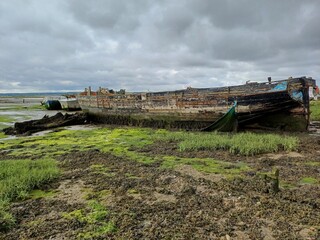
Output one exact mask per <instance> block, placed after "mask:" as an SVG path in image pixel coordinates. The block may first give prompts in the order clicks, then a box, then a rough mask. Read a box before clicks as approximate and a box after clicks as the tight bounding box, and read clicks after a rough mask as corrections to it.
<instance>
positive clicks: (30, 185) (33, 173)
mask: <svg viewBox="0 0 320 240" xmlns="http://www.w3.org/2000/svg"><path fill="white" fill-rule="evenodd" d="M58 174H59V170H58V168H57V164H56V162H55V161H54V160H52V159H42V160H37V161H33V160H3V161H0V189H1V191H0V223H2V224H0V225H3V226H4V227H5V228H9V227H11V226H12V224H13V222H14V219H13V217H12V215H11V214H10V213H9V207H8V206H9V203H10V202H11V201H13V200H16V199H25V198H27V197H28V195H29V192H30V191H31V190H32V189H34V188H37V187H39V186H40V185H42V184H44V183H46V182H49V181H51V180H52V179H54V178H56V177H57V176H58Z"/></svg>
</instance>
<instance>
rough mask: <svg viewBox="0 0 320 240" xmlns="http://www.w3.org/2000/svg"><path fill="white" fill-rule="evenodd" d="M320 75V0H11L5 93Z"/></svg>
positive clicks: (7, 1)
mask: <svg viewBox="0 0 320 240" xmlns="http://www.w3.org/2000/svg"><path fill="white" fill-rule="evenodd" d="M268 76H271V77H272V78H273V79H274V80H276V79H278V80H279V79H284V78H287V77H289V76H293V77H295V76H311V77H313V78H315V79H317V78H319V77H320V1H318V0H314V1H312V0H310V1H308V0H304V1H302V0H281V1H280V0H265V1H257V0H221V1H217V0H161V1H160V0H159V1H154V0H95V1H88V0H54V1H43V0H1V1H0V93H1V92H38V91H59V90H83V89H84V88H85V87H87V86H92V88H93V89H96V88H97V87H98V86H102V87H108V88H113V89H120V88H124V89H126V90H128V91H153V90H174V89H182V88H186V87H188V86H192V87H214V86H223V85H237V84H242V83H244V82H245V81H247V80H252V81H265V80H267V77H268Z"/></svg>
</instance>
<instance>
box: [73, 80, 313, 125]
mask: <svg viewBox="0 0 320 240" xmlns="http://www.w3.org/2000/svg"><path fill="white" fill-rule="evenodd" d="M309 88H315V80H313V79H312V78H306V77H300V78H289V79H286V80H281V81H271V80H269V81H268V82H264V83H247V84H244V85H239V86H230V87H218V88H187V89H184V90H176V91H163V92H140V93H126V92H125V91H124V90H120V91H119V92H114V91H113V90H108V89H104V88H100V89H99V90H98V91H97V92H93V91H91V89H90V87H89V88H88V89H86V90H85V91H84V92H82V93H80V94H79V95H78V96H77V98H78V100H79V103H80V106H81V108H82V110H83V111H84V112H88V113H89V115H90V116H91V118H93V119H94V120H95V121H99V122H104V123H109V124H120V125H122V124H126V125H138V126H150V127H154V126H155V127H160V128H184V129H199V130H201V129H202V130H222V131H230V130H234V129H236V128H238V127H239V128H245V127H259V128H261V127H263V128H268V129H269V128H270V129H282V130H287V131H305V130H307V128H308V125H309V115H310V111H309ZM232 107H233V108H234V111H233V112H234V117H232V118H231V117H230V114H229V115H227V116H226V113H227V112H230V109H231V108H232ZM224 117H225V118H227V120H226V121H227V122H228V126H223V124H219V127H218V128H214V127H212V126H214V124H215V123H216V122H217V121H219V122H220V123H223V122H224V119H223V118H224ZM231 119H233V121H231Z"/></svg>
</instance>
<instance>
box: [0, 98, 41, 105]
mask: <svg viewBox="0 0 320 240" xmlns="http://www.w3.org/2000/svg"><path fill="white" fill-rule="evenodd" d="M42 99H43V97H23V96H21V97H14V96H12V97H2V96H0V104H1V103H2V104H3V103H15V104H18V103H39V104H41V101H42Z"/></svg>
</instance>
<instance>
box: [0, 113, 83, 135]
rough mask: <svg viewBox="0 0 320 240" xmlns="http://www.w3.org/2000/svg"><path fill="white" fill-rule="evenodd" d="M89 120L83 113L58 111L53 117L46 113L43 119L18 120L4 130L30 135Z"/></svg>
mask: <svg viewBox="0 0 320 240" xmlns="http://www.w3.org/2000/svg"><path fill="white" fill-rule="evenodd" d="M87 122H88V117H87V115H86V114H83V113H75V114H68V113H66V114H65V115H63V114H62V113H60V112H59V113H57V114H56V115H54V116H52V117H48V116H47V115H45V116H44V117H43V118H42V119H38V120H30V121H25V122H16V123H15V124H14V127H9V128H5V129H3V130H2V131H3V132H4V133H5V134H7V135H30V134H32V133H35V132H39V131H44V130H47V129H52V128H57V127H63V126H70V125H78V124H85V123H87Z"/></svg>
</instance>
